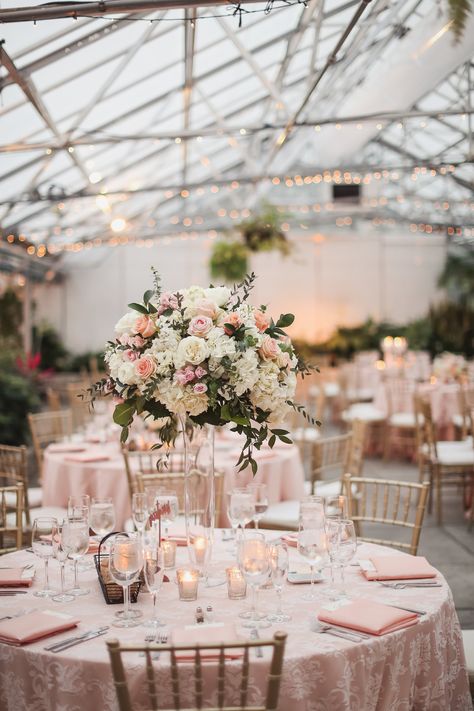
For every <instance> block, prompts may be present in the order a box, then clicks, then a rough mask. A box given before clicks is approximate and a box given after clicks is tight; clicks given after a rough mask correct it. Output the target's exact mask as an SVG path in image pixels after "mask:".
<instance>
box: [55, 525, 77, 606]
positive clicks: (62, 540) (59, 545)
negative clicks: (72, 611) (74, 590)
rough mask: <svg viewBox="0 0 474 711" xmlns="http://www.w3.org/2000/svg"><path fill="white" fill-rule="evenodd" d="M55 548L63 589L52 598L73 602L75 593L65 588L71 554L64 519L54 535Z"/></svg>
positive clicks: (57, 600)
mask: <svg viewBox="0 0 474 711" xmlns="http://www.w3.org/2000/svg"><path fill="white" fill-rule="evenodd" d="M53 550H54V557H55V558H56V560H57V561H58V563H59V567H60V570H61V589H60V591H59V593H57V594H56V595H53V597H52V598H51V599H52V600H54V602H72V601H73V600H74V595H71V594H70V593H67V592H66V591H65V589H64V568H65V565H66V560H67V558H68V555H69V547H68V545H67V523H65V522H64V521H63V522H62V523H60V524H58V526H57V528H56V531H55V533H54V535H53Z"/></svg>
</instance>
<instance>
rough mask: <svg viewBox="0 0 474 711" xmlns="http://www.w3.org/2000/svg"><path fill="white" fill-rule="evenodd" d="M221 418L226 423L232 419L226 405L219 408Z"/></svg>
mask: <svg viewBox="0 0 474 711" xmlns="http://www.w3.org/2000/svg"><path fill="white" fill-rule="evenodd" d="M221 417H222V419H223V420H227V422H230V421H231V420H233V419H234V418H233V417H232V415H231V414H230V407H229V405H228V404H227V403H226V404H225V405H222V407H221Z"/></svg>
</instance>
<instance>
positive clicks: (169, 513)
mask: <svg viewBox="0 0 474 711" xmlns="http://www.w3.org/2000/svg"><path fill="white" fill-rule="evenodd" d="M155 506H157V507H158V506H159V507H163V506H164V507H165V509H164V512H163V514H162V515H161V520H162V521H163V523H164V524H165V538H168V533H169V524H170V523H172V522H173V521H174V520H175V519H176V518H178V514H179V505H178V497H177V495H176V493H175V492H174V491H166V490H159V493H158V494H156V495H155Z"/></svg>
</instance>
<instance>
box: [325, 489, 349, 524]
mask: <svg viewBox="0 0 474 711" xmlns="http://www.w3.org/2000/svg"><path fill="white" fill-rule="evenodd" d="M324 513H325V516H326V518H339V519H341V518H344V519H347V496H343V495H342V494H339V495H338V496H326V497H325V498H324Z"/></svg>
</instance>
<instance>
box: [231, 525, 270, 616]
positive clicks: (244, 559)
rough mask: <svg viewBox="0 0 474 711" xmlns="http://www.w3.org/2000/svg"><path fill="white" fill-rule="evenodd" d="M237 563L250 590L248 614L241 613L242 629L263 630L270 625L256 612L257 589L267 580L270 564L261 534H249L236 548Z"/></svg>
mask: <svg viewBox="0 0 474 711" xmlns="http://www.w3.org/2000/svg"><path fill="white" fill-rule="evenodd" d="M238 561H239V566H240V570H241V571H242V575H243V576H244V578H245V580H246V582H247V583H248V585H250V588H251V590H252V606H251V609H250V612H249V613H242V614H241V615H240V617H243V618H244V619H245V620H246V621H245V622H243V623H242V625H243V626H244V627H255V628H257V629H258V628H263V627H269V626H270V623H269V622H268V621H267V620H266V619H265V615H261V614H260V613H259V612H258V587H259V586H260V585H262V584H263V583H265V582H266V581H267V579H268V573H269V568H270V562H269V557H268V550H267V545H266V543H265V537H264V535H263V533H258V532H250V533H248V535H247V536H245V537H243V538H242V540H241V541H240V543H239V546H238ZM262 618H263V619H262Z"/></svg>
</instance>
